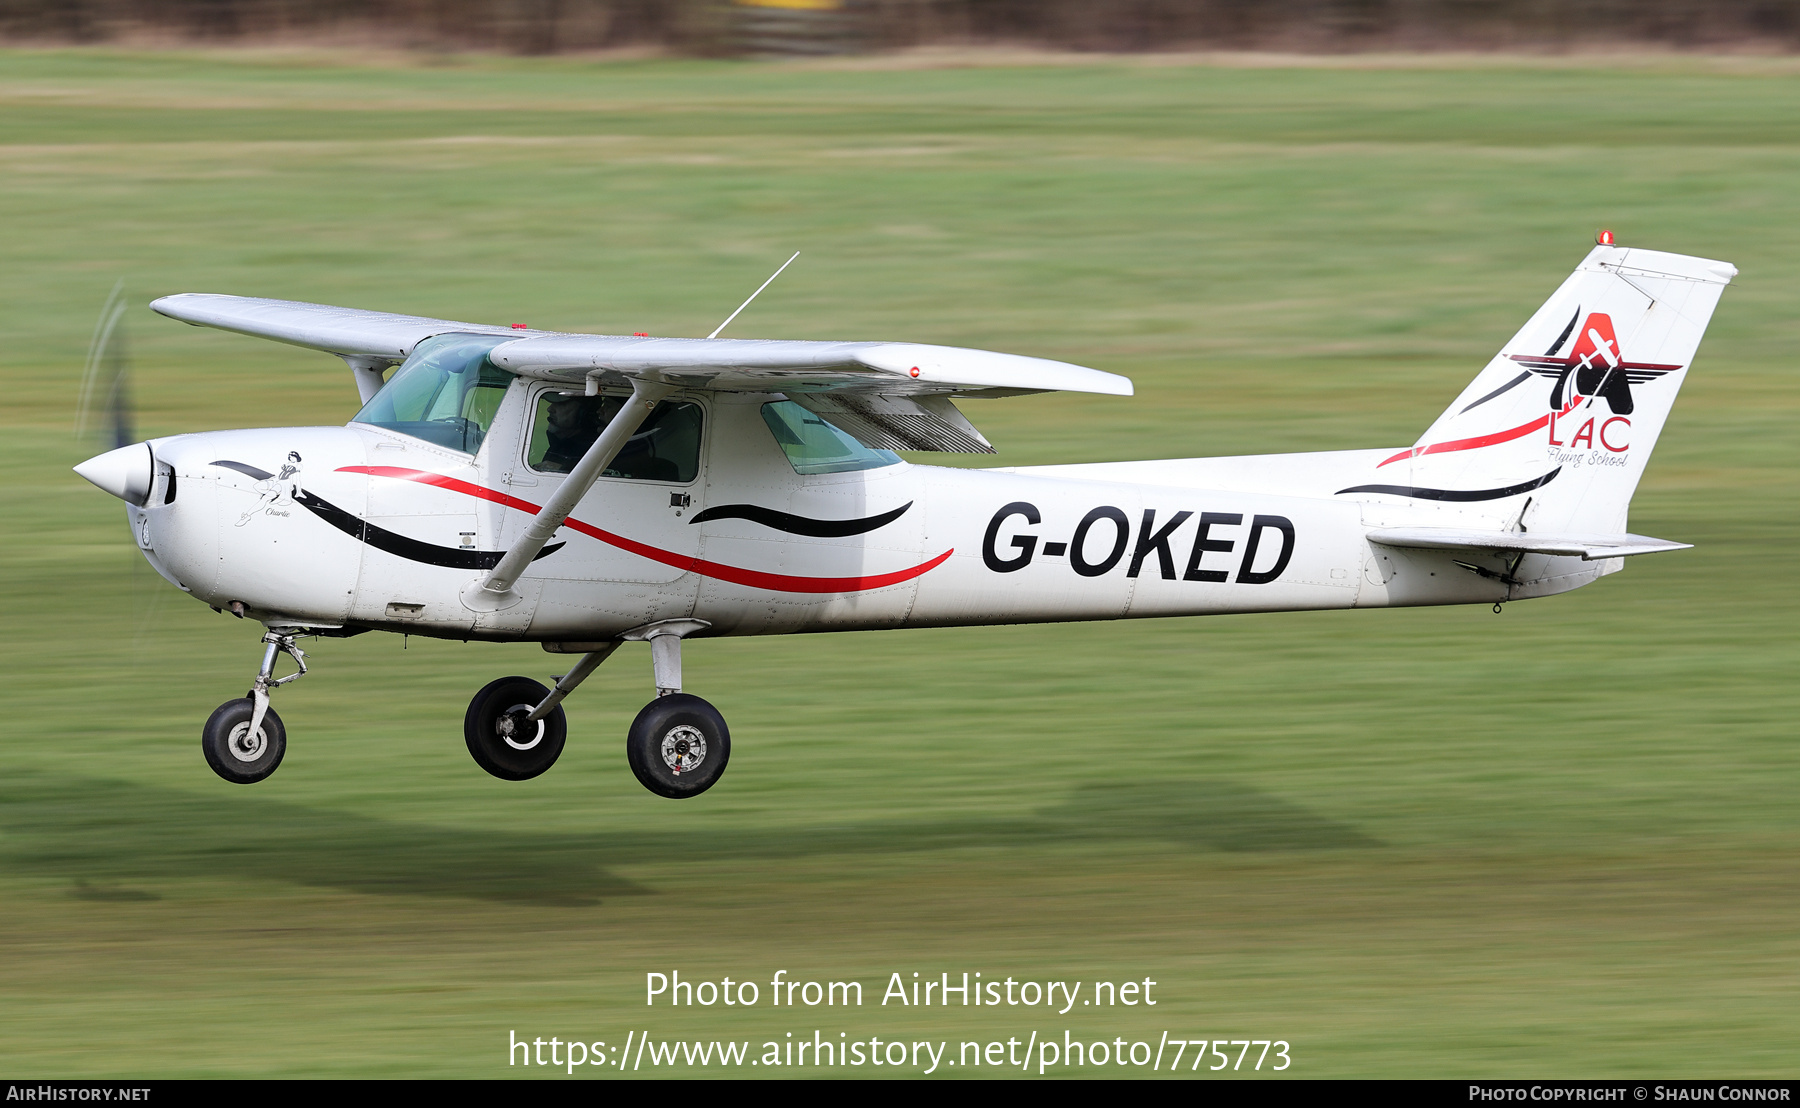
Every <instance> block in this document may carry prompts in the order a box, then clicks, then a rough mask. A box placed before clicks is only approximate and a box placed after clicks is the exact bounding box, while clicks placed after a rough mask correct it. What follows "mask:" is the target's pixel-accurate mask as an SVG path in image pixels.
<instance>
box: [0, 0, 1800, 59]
mask: <svg viewBox="0 0 1800 1108" xmlns="http://www.w3.org/2000/svg"><path fill="white" fill-rule="evenodd" d="M0 36H5V37H7V38H10V39H13V40H38V41H46V42H88V43H92V42H113V41H128V42H129V41H139V42H142V41H150V40H162V41H188V42H210V43H229V42H239V43H263V44H267V43H274V42H283V41H287V42H292V41H294V40H296V39H301V40H304V39H311V40H313V41H340V42H351V41H355V42H358V43H361V44H364V45H380V46H387V47H399V48H406V49H417V50H469V49H476V50H494V51H502V52H507V53H519V54H552V53H558V52H571V51H592V50H607V49H619V48H630V47H640V48H642V47H648V48H655V49H659V50H667V51H672V52H676V53H684V54H697V55H723V54H746V53H748V54H841V53H860V52H867V51H873V50H889V49H895V48H899V47H912V46H928V45H967V44H989V45H992V44H1005V45H1011V46H1031V47H1041V48H1050V49H1061V50H1087V51H1094V50H1099V51H1169V50H1302V51H1358V50H1395V49H1401V50H1418V49H1427V50H1440V49H1478V50H1493V49H1533V50H1568V49H1594V48H1601V49H1613V50H1617V49H1619V48H1621V47H1628V46H1645V45H1656V46H1664V47H1671V48H1678V49H1687V50H1691V49H1696V48H1712V49H1721V48H1724V49H1759V50H1778V51H1791V50H1794V49H1796V48H1797V47H1800V3H1797V2H1796V0H736V2H735V3H733V2H726V0H354V2H352V0H4V2H0Z"/></svg>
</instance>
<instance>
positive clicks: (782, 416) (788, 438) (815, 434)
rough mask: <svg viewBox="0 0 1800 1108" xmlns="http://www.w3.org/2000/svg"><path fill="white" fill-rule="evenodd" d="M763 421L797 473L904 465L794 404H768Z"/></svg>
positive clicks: (890, 452)
mask: <svg viewBox="0 0 1800 1108" xmlns="http://www.w3.org/2000/svg"><path fill="white" fill-rule="evenodd" d="M762 417H763V422H764V423H766V424H768V425H769V431H770V432H771V433H772V434H773V435H774V436H775V441H776V442H778V443H780V444H781V450H782V452H783V453H784V454H786V455H787V460H788V464H789V465H791V466H793V467H794V472H795V473H801V474H810V473H846V472H849V471H850V470H856V469H879V468H880V467H882V466H891V465H897V464H899V462H900V455H898V454H896V453H894V452H893V451H892V450H875V449H872V448H870V447H867V446H864V445H863V444H862V443H860V442H857V441H856V440H855V439H853V438H851V437H850V436H849V435H847V434H845V433H844V432H843V431H840V430H839V429H838V428H836V427H833V426H832V425H831V424H829V423H827V422H825V421H824V420H823V419H820V418H819V417H818V416H816V415H814V414H812V413H811V412H809V411H807V410H806V409H805V408H802V407H801V406H800V405H798V404H796V403H794V402H793V401H792V400H777V401H775V402H774V403H771V404H764V405H763V406H762Z"/></svg>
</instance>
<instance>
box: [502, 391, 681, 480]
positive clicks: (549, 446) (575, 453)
mask: <svg viewBox="0 0 1800 1108" xmlns="http://www.w3.org/2000/svg"><path fill="white" fill-rule="evenodd" d="M628 399H630V398H629V397H628V396H564V395H563V394H561V393H557V392H546V393H540V394H539V395H538V400H537V411H536V413H535V415H534V417H533V418H532V421H531V446H530V448H529V449H528V450H527V451H526V455H525V460H526V462H527V463H528V464H530V466H531V468H532V469H535V470H537V471H538V472H539V473H568V472H569V471H570V470H572V469H574V468H575V463H577V462H579V461H581V456H582V455H583V454H586V453H587V450H588V447H590V446H592V445H594V440H595V439H597V438H599V437H600V432H601V430H603V429H604V428H605V427H606V425H607V424H608V423H610V422H611V421H612V418H613V417H614V416H616V415H618V414H619V409H620V408H622V407H624V405H625V401H626V400H628ZM699 474H700V405H698V404H689V403H685V402H683V401H679V400H676V401H668V400H665V401H663V402H662V403H661V404H658V405H657V406H656V407H655V408H653V409H651V411H650V416H649V418H647V419H645V420H644V422H643V424H642V425H641V426H640V427H638V429H637V432H636V433H635V434H633V435H632V436H631V437H630V438H629V439H627V440H625V447H624V449H622V450H620V451H619V456H618V457H616V458H614V459H613V460H612V462H611V464H609V465H608V466H607V467H606V469H605V471H604V472H603V473H602V476H604V477H623V478H626V479H628V480H636V481H670V482H674V483H676V484H686V483H687V482H689V481H692V480H693V479H694V478H695V477H697V476H699Z"/></svg>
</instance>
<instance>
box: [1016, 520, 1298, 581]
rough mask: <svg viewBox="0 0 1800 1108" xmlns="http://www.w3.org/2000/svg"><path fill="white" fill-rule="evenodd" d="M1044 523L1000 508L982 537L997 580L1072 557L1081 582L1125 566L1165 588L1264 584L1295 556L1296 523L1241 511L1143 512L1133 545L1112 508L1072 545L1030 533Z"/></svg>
mask: <svg viewBox="0 0 1800 1108" xmlns="http://www.w3.org/2000/svg"><path fill="white" fill-rule="evenodd" d="M1190 520H1193V521H1194V522H1193V526H1192V527H1189V526H1188V522H1189V521H1190ZM1043 522H1044V520H1043V515H1042V513H1040V512H1039V511H1038V509H1037V505H1035V504H1030V503H1027V502H1026V501H1023V500H1015V501H1013V502H1012V503H1011V504H1008V505H1006V506H1005V507H1003V508H1001V509H1000V510H999V511H997V512H995V513H994V518H993V519H991V520H989V521H988V525H987V534H986V535H984V536H983V537H982V540H981V560H982V562H983V563H984V564H985V565H986V566H987V567H988V568H989V569H991V570H993V571H994V572H995V573H1015V572H1017V571H1019V570H1021V569H1024V568H1025V567H1026V566H1028V565H1030V564H1031V563H1032V561H1033V559H1036V558H1040V557H1041V558H1045V559H1049V558H1067V559H1068V562H1069V568H1070V569H1073V570H1074V571H1075V572H1076V573H1077V574H1079V575H1081V576H1083V577H1099V576H1100V575H1102V574H1105V573H1110V572H1112V570H1113V569H1115V568H1116V567H1118V566H1119V565H1120V564H1124V565H1125V576H1127V577H1137V576H1138V575H1140V574H1141V573H1143V572H1144V570H1145V568H1146V567H1147V566H1154V567H1155V572H1157V573H1159V574H1160V575H1161V576H1162V578H1163V580H1165V581H1173V580H1175V579H1176V577H1177V572H1178V569H1179V576H1180V579H1181V580H1183V581H1213V582H1221V581H1234V582H1236V583H1238V584H1243V585H1266V584H1269V583H1270V582H1271V581H1274V580H1275V579H1276V578H1278V577H1280V576H1281V574H1282V571H1283V570H1285V569H1287V566H1288V561H1289V559H1291V558H1292V557H1293V555H1294V523H1293V521H1292V520H1290V519H1288V518H1287V517H1286V516H1273V515H1252V516H1251V517H1250V518H1249V520H1248V521H1246V520H1245V518H1244V515H1243V513H1241V512H1200V513H1198V514H1196V513H1194V512H1190V511H1180V512H1176V513H1174V514H1173V515H1168V516H1165V517H1162V518H1161V519H1159V518H1158V512H1157V510H1156V509H1155V508H1145V509H1144V513H1143V516H1142V518H1141V519H1140V520H1139V521H1138V524H1137V528H1136V537H1135V540H1134V538H1133V534H1132V531H1133V528H1132V522H1131V519H1130V517H1128V516H1127V515H1126V514H1125V513H1124V511H1123V510H1121V509H1119V508H1115V507H1113V506H1112V505H1110V504H1104V505H1101V506H1100V507H1098V508H1095V509H1093V510H1092V511H1090V512H1088V513H1087V515H1085V516H1082V517H1081V522H1080V523H1078V524H1076V525H1075V530H1074V532H1073V533H1072V534H1071V535H1070V536H1069V538H1068V539H1067V540H1057V541H1051V540H1049V539H1048V538H1047V537H1043V536H1039V535H1038V534H1036V533H1034V532H1032V531H1029V530H1026V528H1027V527H1032V526H1037V525H1040V524H1042V523H1043ZM1002 532H1005V534H1006V537H1005V538H1004V539H1003V538H1002ZM1277 540H1279V547H1280V548H1279V550H1276V549H1275V547H1276V545H1277ZM1003 548H1004V549H1003ZM1128 553H1129V554H1130V557H1129V558H1127V557H1126V555H1127V554H1128ZM1183 556H1185V557H1183Z"/></svg>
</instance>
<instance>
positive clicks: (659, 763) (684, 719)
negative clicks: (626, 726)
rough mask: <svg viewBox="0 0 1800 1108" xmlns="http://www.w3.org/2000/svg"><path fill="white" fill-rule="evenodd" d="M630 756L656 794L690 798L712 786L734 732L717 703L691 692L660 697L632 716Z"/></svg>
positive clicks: (641, 779)
mask: <svg viewBox="0 0 1800 1108" xmlns="http://www.w3.org/2000/svg"><path fill="white" fill-rule="evenodd" d="M625 757H626V759H627V760H628V761H629V762H630V763H631V772H632V773H634V774H636V775H637V779H638V782H639V783H640V784H642V785H643V786H644V787H645V788H646V789H649V790H650V791H651V792H653V793H655V794H656V795H657V796H666V797H668V798H669V799H671V800H685V799H687V798H688V797H690V796H699V795H700V794H701V793H703V792H705V791H706V790H707V789H710V788H712V786H713V782H715V781H717V780H718V779H719V775H720V774H722V773H724V772H725V763H726V762H729V761H730V760H731V732H730V730H728V729H727V728H726V726H725V717H724V716H721V715H720V714H719V711H718V709H717V708H714V707H713V706H712V705H711V704H708V703H707V702H706V701H704V700H701V699H700V698H699V697H697V696H690V695H688V694H687V693H672V694H671V695H669V696H659V697H657V698H656V699H655V700H652V701H651V702H650V703H648V704H646V705H644V710H643V711H641V712H639V713H638V714H637V718H636V719H634V720H632V721H631V733H630V734H629V735H628V736H627V737H626V739H625Z"/></svg>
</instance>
